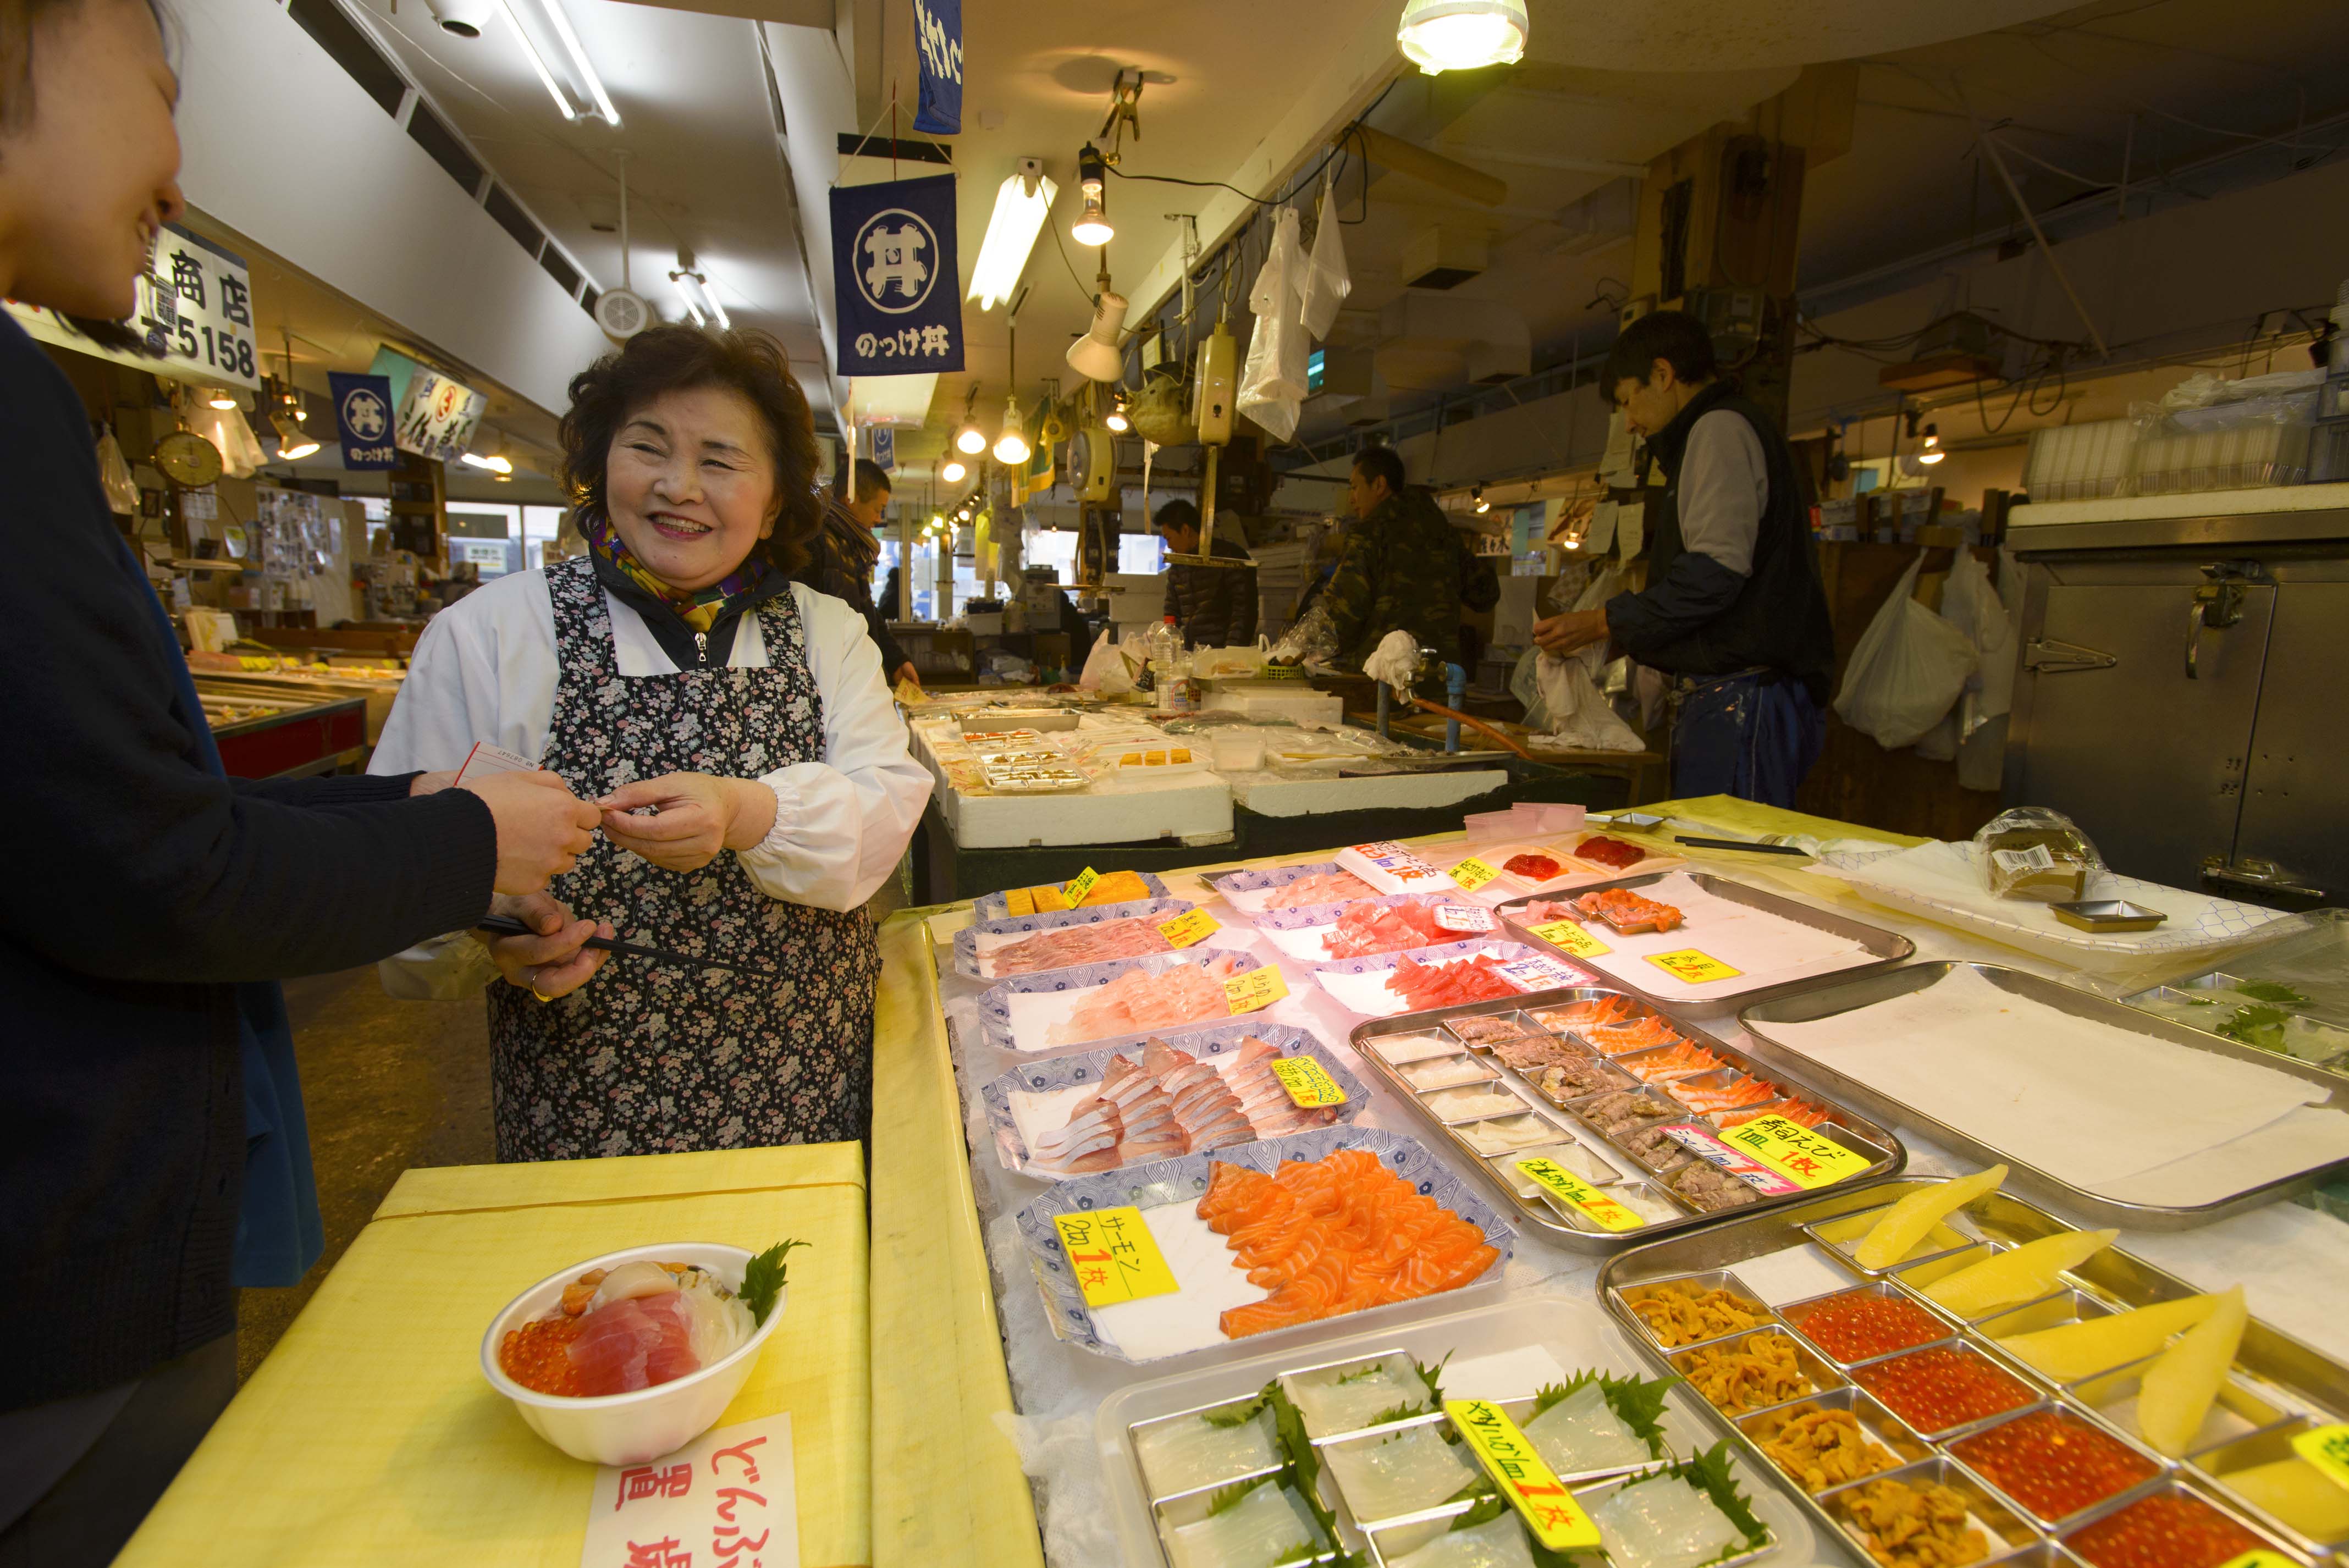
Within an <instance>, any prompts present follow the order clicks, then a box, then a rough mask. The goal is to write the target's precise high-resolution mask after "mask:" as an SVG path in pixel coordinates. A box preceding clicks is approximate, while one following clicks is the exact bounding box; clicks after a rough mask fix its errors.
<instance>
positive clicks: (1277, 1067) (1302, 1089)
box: [1272, 1057, 1346, 1110]
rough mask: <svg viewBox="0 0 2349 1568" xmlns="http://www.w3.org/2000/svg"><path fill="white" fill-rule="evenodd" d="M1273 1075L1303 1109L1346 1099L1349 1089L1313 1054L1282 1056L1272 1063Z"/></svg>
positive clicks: (1334, 1103) (1310, 1108) (1319, 1106)
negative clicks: (1340, 1084) (1307, 1055)
mask: <svg viewBox="0 0 2349 1568" xmlns="http://www.w3.org/2000/svg"><path fill="white" fill-rule="evenodd" d="M1272 1076H1273V1077H1275V1078H1278V1079H1279V1080H1280V1085H1281V1087H1282V1088H1285V1089H1287V1090H1288V1098H1289V1099H1293V1100H1295V1101H1296V1102H1297V1103H1298V1105H1299V1107H1300V1108H1301V1109H1306V1110H1317V1109H1320V1108H1321V1107H1322V1106H1325V1105H1343V1104H1345V1103H1346V1091H1345V1090H1344V1089H1342V1088H1339V1087H1338V1080H1337V1079H1336V1078H1331V1077H1330V1075H1329V1073H1328V1072H1326V1071H1324V1070H1323V1068H1322V1066H1321V1064H1320V1063H1319V1062H1317V1061H1315V1060H1314V1059H1313V1058H1312V1057H1281V1058H1280V1059H1279V1060H1278V1061H1277V1062H1275V1063H1273V1064H1272Z"/></svg>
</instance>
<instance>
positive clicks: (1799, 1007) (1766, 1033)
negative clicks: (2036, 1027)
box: [1737, 960, 2349, 1231]
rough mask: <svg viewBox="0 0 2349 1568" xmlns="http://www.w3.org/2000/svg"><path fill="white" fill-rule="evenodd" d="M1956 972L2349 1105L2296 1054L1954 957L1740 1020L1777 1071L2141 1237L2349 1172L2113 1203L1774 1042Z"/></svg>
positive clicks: (2331, 1167) (2333, 1083)
mask: <svg viewBox="0 0 2349 1568" xmlns="http://www.w3.org/2000/svg"><path fill="white" fill-rule="evenodd" d="M1955 969H1971V970H1973V971H1974V972H1975V973H1976V974H1978V975H1982V978H1984V979H1986V980H1988V981H1989V982H1990V983H1991V984H1992V985H1996V986H1999V987H2000V988H2002V989H2003V990H2006V991H2010V992H2013V994H2014V995H2018V996H2023V997H2026V998H2028V999H2030V1000H2032V1001H2034V1002H2039V1003H2044V1004H2045V1005H2046V1006H2051V1007H2054V1008H2055V1009H2056V1010H2058V1011H2060V1012H2064V1013H2069V1014H2072V1015H2073V1016H2075V1017H2081V1018H2090V1019H2094V1020H2095V1021H2096V1022H2098V1023H2103V1024H2109V1025H2111V1026H2114V1027H2116V1028H2121V1029H2127V1030H2129V1031H2131V1032H2133V1033H2137V1034H2141V1035H2149V1036H2152V1037H2155V1038H2157V1039H2161V1040H2167V1041H2168V1042H2170V1043H2171V1044H2173V1045H2177V1046H2180V1047H2184V1048H2186V1049H2188V1050H2193V1051H2203V1052H2208V1053H2209V1054H2211V1055H2214V1056H2222V1057H2230V1058H2231V1059H2233V1060H2235V1061H2240V1062H2249V1063H2251V1064H2252V1065H2254V1066H2256V1067H2263V1068H2272V1069H2274V1070H2275V1071H2277V1072H2281V1073H2288V1074H2290V1075H2292V1077H2294V1078H2302V1079H2304V1080H2306V1081H2307V1082H2308V1083H2309V1084H2311V1085H2313V1086H2314V1087H2315V1088H2320V1089H2322V1090H2323V1092H2324V1093H2325V1094H2326V1095H2327V1096H2328V1097H2329V1099H2327V1100H2325V1101H2324V1102H2323V1103H2324V1105H2325V1107H2326V1108H2328V1109H2349V1082H2344V1079H2343V1078H2342V1076H2341V1075H2340V1074H2338V1073H2334V1072H2332V1071H2330V1070H2328V1069H2326V1068H2321V1067H2317V1066H2315V1065H2313V1064H2312V1063H2309V1062H2303V1061H2300V1060H2298V1059H2296V1058H2294V1057H2286V1056H2278V1055H2276V1054H2275V1053H2274V1052H2272V1051H2262V1050H2259V1049H2256V1048H2255V1047H2251V1046H2243V1045H2238V1044H2236V1043H2235V1042H2234V1041H2232V1040H2229V1039H2224V1038H2222V1037H2220V1036H2217V1035H2211V1034H2206V1033H2204V1032H2203V1031H2202V1030H2200V1029H2192V1028H2189V1027H2187V1026H2185V1025H2183V1024H2174V1023H2171V1022H2169V1021H2168V1020H2167V1019H2165V1018H2161V1017H2158V1016H2154V1015H2152V1014H2148V1013H2145V1012H2141V1011H2139V1010H2138V1009H2137V1008H2135V1007H2131V1006H2127V1005H2125V1004H2123V1003H2119V1002H2114V1001H2108V1000H2106V998H2105V997H2102V996H2097V995H2091V994H2090V993H2088V992H2085V991H2075V990H2074V989H2073V988H2072V987H2071V986H2069V985H2058V984H2057V983H2056V982H2054V981H2053V980H2046V979H2043V978H2041V977H2040V976H2038V975H2032V974H2028V973H2026V972H2025V971H2023V970H2020V969H2009V968H2006V967H2004V966H2003V965H1996V964H1961V963H1958V962H1956V961H1954V960H1945V961H1942V962H1940V963H1934V964H1912V965H1908V966H1907V967H1906V968H1901V969H1895V970H1891V971H1889V972H1887V973H1885V974H1881V975H1868V976H1866V977H1864V978H1861V979H1857V980H1848V981H1840V982H1837V983H1836V984H1832V985H1826V986H1822V987H1820V988H1818V989H1816V990H1809V991H1806V992H1804V993H1803V994H1802V995H1798V996H1789V997H1785V998H1783V999H1781V1000H1778V1001H1775V1002H1767V1003H1764V1004H1761V1005H1759V1006H1751V1007H1747V1008H1746V1009H1744V1011H1743V1012H1741V1013H1739V1014H1738V1015H1737V1021H1738V1022H1739V1023H1741V1024H1743V1025H1744V1026H1745V1032H1746V1033H1747V1034H1748V1035H1751V1036H1752V1037H1754V1047H1755V1048H1754V1056H1755V1057H1757V1058H1759V1059H1760V1060H1761V1062H1762V1063H1763V1064H1764V1067H1765V1068H1768V1069H1769V1070H1770V1071H1772V1072H1773V1073H1777V1072H1781V1071H1791V1072H1794V1073H1799V1074H1805V1075H1807V1076H1808V1077H1810V1078H1812V1079H1813V1080H1815V1081H1816V1082H1818V1083H1821V1084H1824V1085H1826V1088H1827V1091H1828V1092H1829V1093H1831V1094H1833V1095H1834V1096H1836V1097H1837V1099H1841V1100H1842V1101H1844V1102H1845V1103H1846V1104H1847V1105H1853V1106H1857V1107H1858V1108H1860V1109H1863V1110H1865V1111H1866V1112H1867V1113H1868V1115H1870V1116H1872V1117H1874V1118H1876V1119H1878V1120H1879V1121H1881V1122H1884V1123H1885V1124H1887V1125H1888V1126H1891V1127H1903V1128H1908V1129H1909V1130H1912V1131H1915V1132H1917V1133H1919V1134H1920V1135H1922V1136H1923V1137H1925V1138H1928V1139H1930V1140H1932V1141H1933V1142H1934V1143H1937V1144H1939V1145H1940V1146H1941V1147H1942V1148H1944V1149H1947V1150H1950V1151H1951V1153H1953V1154H1957V1155H1960V1156H1962V1157H1964V1158H1966V1159H1969V1160H1972V1161H1977V1162H1978V1163H1980V1164H1983V1165H1996V1164H2003V1165H2005V1166H2007V1167H2008V1168H2009V1169H2010V1171H2011V1174H2010V1175H2009V1176H2008V1178H2007V1180H2008V1181H2010V1182H2011V1183H2013V1185H2016V1186H2018V1187H2023V1188H2025V1189H2028V1190H2029V1191H2033V1192H2034V1193H2036V1194H2038V1195H2039V1196H2041V1197H2044V1198H2049V1199H2052V1200H2053V1201H2054V1202H2058V1203H2062V1204H2063V1205H2064V1206H2065V1207H2066V1208H2068V1209H2071V1210H2072V1211H2074V1212H2077V1213H2079V1214H2081V1215H2083V1216H2084V1217H2085V1218H2087V1219H2089V1220H2092V1221H2095V1222H2097V1223H2099V1224H2106V1225H2120V1226H2123V1227H2126V1228H2129V1229H2134V1230H2142V1231H2187V1230H2192V1229H2193V1228H2194V1227H2195V1226H2197V1225H2207V1224H2209V1223H2210V1222H2212V1221H2214V1220H2222V1219H2225V1218H2226V1217H2227V1216H2228V1215H2230V1214H2239V1213H2241V1212H2243V1211H2244V1210H2246V1209H2256V1208H2258V1207H2260V1206H2261V1205H2262V1204H2265V1203H2271V1202H2275V1201H2276V1200H2278V1199H2280V1198H2289V1197H2292V1196H2294V1195H2296V1194H2298V1193H2301V1192H2309V1191H2314V1190H2315V1189H2316V1188H2318V1187H2320V1186H2322V1185H2323V1183H2324V1182H2325V1181H2328V1180H2329V1179H2331V1178H2332V1177H2333V1176H2334V1175H2337V1174H2338V1173H2339V1172H2340V1171H2342V1170H2343V1169H2344V1167H2349V1161H2332V1162H2329V1163H2326V1164H2321V1165H2314V1166H2311V1167H2310V1168H2308V1169H2307V1170H2305V1171H2300V1172H2298V1173H2296V1174H2294V1175H2291V1176H2286V1177H2282V1178H2281V1179H2279V1180H2276V1181H2263V1182H2260V1183H2258V1184H2256V1185H2253V1186H2250V1187H2245V1188H2241V1189H2240V1190H2238V1191H2234V1192H2232V1193H2230V1194H2229V1195H2228V1196H2226V1197H2224V1198H2221V1199H2220V1200H2218V1201H2217V1202H2209V1203H2200V1204H2196V1205H2194V1206H2192V1207H2190V1208H2181V1207H2171V1206H2167V1205H2162V1204H2154V1203H2134V1202H2128V1201H2127V1200H2125V1199H2119V1198H2110V1197H2106V1196H2104V1195H2103V1194H2101V1193H2096V1192H2092V1191H2088V1190H2087V1189H2085V1188H2084V1187H2076V1186H2074V1185H2073V1184H2072V1183H2070V1182H2068V1181H2061V1180H2059V1179H2057V1178H2056V1177H2054V1176H2051V1175H2049V1174H2048V1173H2047V1172H2046V1171H2042V1170H2040V1169H2039V1168H2038V1167H2037V1166H2035V1165H2032V1164H2030V1163H2028V1162H2027V1161H2022V1160H2018V1159H2016V1158H2015V1157H2014V1156H2013V1155H2012V1154H2009V1153H2007V1152H2006V1151H2005V1150H2002V1149H2000V1148H1998V1147H1997V1146H1996V1145H1995V1144H1992V1143H1988V1142H1985V1141H1984V1140H1982V1139H1979V1138H1976V1137H1974V1136H1972V1135H1971V1134H1970V1133H1966V1132H1961V1131H1960V1130H1958V1129H1956V1128H1954V1127H1951V1126H1950V1125H1949V1124H1948V1123H1947V1122H1944V1121H1942V1120H1940V1119H1938V1118H1936V1117H1931V1116H1927V1115H1925V1114H1924V1113H1923V1112H1921V1111H1919V1110H1917V1109H1913V1108H1911V1107H1910V1106H1909V1105H1907V1104H1906V1103H1904V1102H1903V1101H1900V1100H1897V1099H1892V1098H1891V1097H1890V1096H1889V1095H1885V1094H1882V1093H1879V1092H1878V1091H1877V1090H1876V1089H1873V1088H1869V1087H1868V1085H1867V1084H1865V1083H1863V1082H1861V1081H1860V1080H1859V1079H1857V1078H1852V1077H1850V1076H1849V1075H1848V1074H1846V1073H1842V1072H1838V1071H1837V1070H1836V1069H1835V1068H1830V1067H1827V1066H1825V1065H1824V1064H1822V1063H1820V1062H1818V1061H1816V1060H1814V1059H1813V1058H1812V1057H1808V1056H1806V1055H1805V1054H1804V1053H1802V1052H1801V1051H1798V1050H1795V1048H1794V1047H1791V1046H1786V1045H1783V1044H1781V1043H1779V1042H1778V1041H1776V1040H1775V1039H1773V1038H1772V1037H1771V1034H1770V1030H1771V1026H1773V1025H1775V1024H1795V1023H1809V1022H1812V1021H1814V1020H1816V1019H1819V1018H1827V1017H1833V1016H1835V1015H1837V1014H1838V1013H1847V1012H1850V1011H1852V1010H1854V1009H1855V1008H1859V1007H1868V1006H1875V1005H1877V1004H1878V1003H1881V1002H1889V1001H1890V1000H1892V999H1893V998H1894V997H1896V996H1905V995H1909V993H1910V992H1912V991H1921V990H1923V989H1924V988H1925V987H1927V986H1929V985H1934V984H1936V983H1937V982H1939V981H1940V980H1942V979H1944V978H1945V977H1947V976H1948V975H1949V974H1950V973H1951V971H1952V970H1955ZM1984 1026H1985V1027H1996V1026H1997V1025H1996V1023H1995V1022H1994V1021H1992V1020H1987V1019H1986V1020H1985V1021H1984Z"/></svg>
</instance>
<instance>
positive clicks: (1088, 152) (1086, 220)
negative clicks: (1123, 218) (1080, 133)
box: [1069, 141, 1117, 245]
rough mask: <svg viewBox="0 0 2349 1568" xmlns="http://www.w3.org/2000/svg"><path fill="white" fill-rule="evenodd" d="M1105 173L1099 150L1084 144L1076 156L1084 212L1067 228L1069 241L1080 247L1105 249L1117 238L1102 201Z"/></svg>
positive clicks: (1106, 177)
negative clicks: (1091, 246)
mask: <svg viewBox="0 0 2349 1568" xmlns="http://www.w3.org/2000/svg"><path fill="white" fill-rule="evenodd" d="M1107 170H1108V165H1107V164H1105V163H1104V162H1103V161H1102V155H1101V150H1100V149H1098V148H1096V147H1095V146H1093V144H1092V142H1090V141H1088V142H1086V143H1085V147H1084V150H1083V151H1082V152H1080V153H1078V154H1077V185H1078V188H1079V189H1080V190H1081V191H1083V193H1084V198H1085V210H1084V211H1082V212H1081V213H1079V214H1078V215H1077V221H1076V222H1074V223H1071V224H1070V225H1069V237H1070V238H1071V239H1073V240H1074V241H1076V242H1077V243H1079V244H1081V245H1106V244H1108V243H1109V242H1111V241H1112V240H1113V239H1115V238H1116V237H1117V231H1116V230H1115V229H1112V228H1111V227H1110V226H1109V209H1108V207H1107V205H1106V204H1105V203H1104V201H1103V200H1102V197H1103V191H1102V185H1103V184H1104V183H1105V182H1106V181H1107V179H1108V173H1107Z"/></svg>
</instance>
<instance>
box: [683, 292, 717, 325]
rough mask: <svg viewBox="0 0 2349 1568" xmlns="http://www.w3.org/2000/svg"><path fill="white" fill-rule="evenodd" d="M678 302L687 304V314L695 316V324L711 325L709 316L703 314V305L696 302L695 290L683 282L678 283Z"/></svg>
mask: <svg viewBox="0 0 2349 1568" xmlns="http://www.w3.org/2000/svg"><path fill="white" fill-rule="evenodd" d="M677 303H678V304H681V305H683V306H685V314H686V315H689V316H691V317H692V318H693V325H696V326H708V325H709V318H708V317H707V316H704V315H702V314H701V306H700V305H699V304H696V303H695V302H694V298H693V291H692V290H691V289H689V288H688V287H686V286H685V284H682V283H680V284H678V285H677Z"/></svg>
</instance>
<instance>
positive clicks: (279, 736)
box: [196, 676, 368, 779]
mask: <svg viewBox="0 0 2349 1568" xmlns="http://www.w3.org/2000/svg"><path fill="white" fill-rule="evenodd" d="M196 697H197V700H199V701H200V702H202V704H203V708H204V719H205V722H206V723H208V724H210V725H211V726H212V740H213V742H214V744H216V745H217V746H218V747H219V748H220V754H221V766H222V767H223V768H225V769H228V771H229V773H230V775H231V776H232V777H234V778H238V779H280V778H301V777H305V776H307V775H310V774H314V773H332V772H334V771H336V769H340V768H342V767H344V766H346V765H356V764H357V762H358V761H359V760H360V759H361V758H363V757H364V756H365V754H366V748H367V701H368V698H367V695H366V694H364V693H351V694H348V695H344V694H339V693H334V692H326V693H318V692H312V691H287V690H285V689H284V688H282V687H281V688H275V689H259V688H256V687H254V686H251V685H249V684H248V683H245V682H243V681H238V680H233V679H228V678H224V677H220V676H197V677H196Z"/></svg>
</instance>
